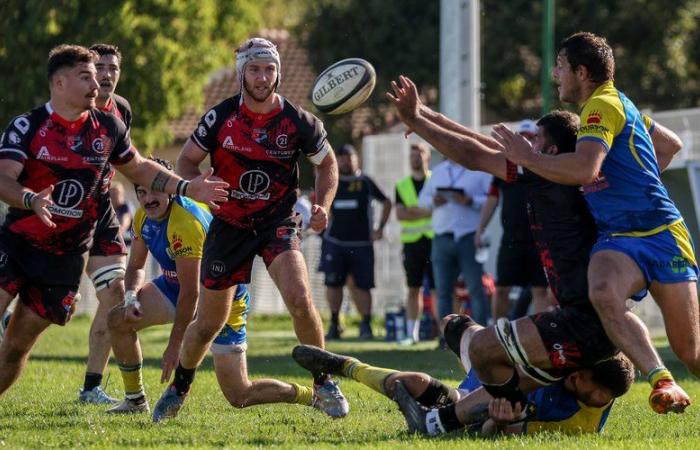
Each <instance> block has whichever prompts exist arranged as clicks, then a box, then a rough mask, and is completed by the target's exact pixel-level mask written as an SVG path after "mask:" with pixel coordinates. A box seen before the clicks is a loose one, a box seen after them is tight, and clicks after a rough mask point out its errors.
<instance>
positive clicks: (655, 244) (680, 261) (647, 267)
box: [591, 219, 698, 301]
mask: <svg viewBox="0 0 700 450" xmlns="http://www.w3.org/2000/svg"><path fill="white" fill-rule="evenodd" d="M601 250H613V251H617V252H620V253H624V254H625V255H627V256H629V257H630V258H632V260H633V261H634V262H635V263H636V264H637V266H638V267H639V269H640V270H641V271H642V274H643V275H644V279H645V280H646V283H647V288H646V289H644V290H643V291H641V292H638V293H637V294H635V295H634V296H633V297H632V298H633V299H634V300H637V301H639V300H641V299H643V298H644V297H645V296H646V294H647V289H648V288H649V285H650V284H651V282H652V281H656V282H659V283H662V284H671V283H680V282H683V281H697V279H698V265H697V261H696V259H695V248H694V246H693V241H692V240H691V238H690V234H689V233H688V228H687V227H686V226H685V223H684V222H683V220H682V219H679V220H677V221H675V222H673V223H671V224H670V225H664V226H662V227H659V228H657V229H654V230H650V231H648V232H631V233H619V234H608V235H602V236H601V237H599V238H598V242H596V243H595V245H594V246H593V250H592V251H591V254H594V253H596V252H599V251H601Z"/></svg>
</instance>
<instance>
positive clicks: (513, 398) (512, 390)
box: [482, 368, 527, 407]
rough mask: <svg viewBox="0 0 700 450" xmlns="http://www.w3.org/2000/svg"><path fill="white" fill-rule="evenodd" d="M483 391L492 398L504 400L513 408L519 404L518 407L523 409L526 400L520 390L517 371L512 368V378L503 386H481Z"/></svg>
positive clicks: (484, 384)
mask: <svg viewBox="0 0 700 450" xmlns="http://www.w3.org/2000/svg"><path fill="white" fill-rule="evenodd" d="M482 385H483V386H484V390H486V392H488V393H489V394H490V395H491V397H493V398H505V399H506V400H508V401H509V402H510V403H511V404H512V405H513V406H515V404H516V403H520V406H522V407H524V406H525V404H526V403H527V398H526V397H525V394H523V391H521V390H520V387H519V385H520V375H519V374H518V370H517V369H515V368H513V376H511V377H510V379H509V380H508V381H506V382H505V383H503V384H486V383H483V384H482Z"/></svg>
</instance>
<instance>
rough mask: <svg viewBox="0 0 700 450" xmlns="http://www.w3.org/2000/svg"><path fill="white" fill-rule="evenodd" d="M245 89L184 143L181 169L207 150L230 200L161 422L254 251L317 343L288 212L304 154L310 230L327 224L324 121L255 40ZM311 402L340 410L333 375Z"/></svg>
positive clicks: (180, 398)
mask: <svg viewBox="0 0 700 450" xmlns="http://www.w3.org/2000/svg"><path fill="white" fill-rule="evenodd" d="M237 53H238V55H237V57H236V69H237V72H238V76H239V82H240V84H241V93H240V95H236V96H234V97H231V98H228V99H226V100H224V101H223V102H221V103H220V104H218V105H216V106H214V107H213V108H212V109H211V110H209V111H208V112H207V113H206V114H204V116H202V119H201V120H200V122H199V125H198V126H197V128H196V129H195V131H194V133H192V136H191V137H190V139H189V140H188V141H187V142H186V143H185V145H184V147H183V149H182V152H181V153H180V156H179V158H178V161H177V172H178V173H179V174H180V175H182V176H183V177H185V178H193V177H196V176H198V175H199V173H200V171H199V165H200V164H201V163H202V162H203V161H204V159H205V158H206V157H207V156H209V157H210V161H211V165H212V167H213V169H214V171H215V173H216V175H217V176H218V177H221V178H222V179H224V180H225V181H227V182H228V183H229V185H230V190H229V198H230V199H231V200H230V201H229V202H228V203H226V204H225V205H222V207H221V209H219V210H215V211H213V215H214V219H213V220H212V223H211V225H210V227H209V231H208V233H207V240H206V243H205V246H204V255H203V257H202V265H201V275H200V277H201V282H202V292H201V296H200V299H199V305H198V307H197V319H196V320H195V321H194V322H192V323H191V324H190V325H189V327H188V328H187V332H186V334H185V337H184V340H183V344H182V350H181V351H180V362H179V364H178V367H177V369H176V370H175V377H174V381H173V383H172V384H171V385H170V386H169V387H168V388H167V389H166V391H165V393H164V394H163V396H162V397H161V399H160V400H159V401H158V403H157V404H156V405H155V407H154V408H153V420H154V421H155V422H158V421H160V420H162V419H164V418H167V417H173V416H175V415H177V413H178V411H179V409H180V407H181V406H182V404H183V402H184V400H185V397H186V395H187V393H188V392H189V389H190V386H191V384H192V382H193V380H194V374H195V371H196V369H197V367H198V366H199V365H200V363H201V362H202V360H203V359H204V356H205V354H206V352H207V350H208V348H209V346H210V345H211V342H212V341H213V340H214V338H215V337H216V335H217V334H218V332H219V330H220V329H221V327H222V326H223V325H224V323H225V321H226V318H227V317H228V316H229V310H230V308H231V298H232V297H233V295H232V293H233V289H235V288H236V285H238V284H243V283H249V282H250V280H251V269H252V265H253V258H254V257H255V255H256V254H257V255H260V256H261V257H262V259H263V261H264V263H265V265H266V266H267V270H268V272H269V274H270V276H271V277H272V279H273V280H274V282H275V284H276V285H277V288H278V289H279V290H280V293H281V294H282V298H283V299H284V302H285V305H286V306H287V309H288V310H289V311H290V313H291V316H292V320H293V322H294V331H295V332H296V334H297V337H298V338H299V340H300V341H301V342H302V343H308V344H312V345H316V346H319V347H323V344H324V342H323V326H322V323H321V318H320V316H319V314H318V311H317V310H316V307H315V306H314V303H313V301H312V299H311V292H310V290H309V281H308V273H307V269H306V263H305V262H304V256H303V255H302V253H301V251H300V248H301V247H300V246H301V216H300V215H294V212H293V209H294V204H295V203H296V200H297V186H298V184H299V169H298V165H297V160H298V158H299V156H301V155H302V154H303V155H304V156H306V158H308V159H309V160H310V161H311V162H312V163H313V164H315V165H316V167H317V175H316V199H317V204H315V205H313V206H312V211H311V213H312V215H311V221H310V224H311V228H312V229H313V230H314V231H316V232H320V231H322V230H323V229H325V228H326V225H327V224H328V215H327V213H326V211H327V210H328V209H329V208H330V204H331V201H332V200H333V195H334V194H335V190H336V187H337V185H338V169H337V165H336V161H335V156H334V155H333V151H332V149H331V146H330V144H329V143H328V140H327V139H326V131H325V129H324V127H323V123H322V122H321V121H320V120H318V118H316V117H315V116H313V115H312V114H310V113H308V112H306V111H304V110H303V109H301V108H299V107H297V106H295V105H293V104H292V103H290V102H289V101H288V100H287V99H285V98H284V97H282V96H280V95H278V94H277V93H276V92H275V91H276V90H277V88H278V86H279V82H280V77H281V73H280V59H279V54H278V53H277V49H276V47H275V45H274V44H272V43H271V42H270V41H268V40H266V39H261V38H253V39H249V40H247V41H246V42H244V43H243V45H242V46H241V47H240V48H239V49H238V52H237ZM314 385H315V387H314V395H315V404H316V406H318V407H319V408H321V409H323V411H324V412H326V413H327V414H329V415H331V416H334V417H343V416H345V415H347V413H348V404H347V401H346V400H345V397H343V395H342V393H341V392H340V390H339V389H338V387H337V386H336V384H335V383H334V382H333V381H332V380H331V379H330V377H328V376H326V375H323V376H319V377H317V378H316V379H315V380H314Z"/></svg>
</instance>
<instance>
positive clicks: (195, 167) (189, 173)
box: [175, 152, 202, 180]
mask: <svg viewBox="0 0 700 450" xmlns="http://www.w3.org/2000/svg"><path fill="white" fill-rule="evenodd" d="M175 173H177V174H178V175H179V176H181V177H182V178H184V179H185V180H191V179H193V178H197V177H198V176H200V175H201V174H202V171H201V170H199V164H197V163H195V162H193V161H192V160H190V159H189V158H187V157H186V156H185V154H184V152H183V153H181V154H180V156H178V157H177V161H176V163H175Z"/></svg>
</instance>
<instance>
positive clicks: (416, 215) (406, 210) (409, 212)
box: [396, 205, 432, 220]
mask: <svg viewBox="0 0 700 450" xmlns="http://www.w3.org/2000/svg"><path fill="white" fill-rule="evenodd" d="M431 214H432V211H430V210H429V209H424V208H421V207H419V206H411V207H406V206H403V205H396V218H397V219H399V220H416V219H423V218H424V217H430V216H431Z"/></svg>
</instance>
